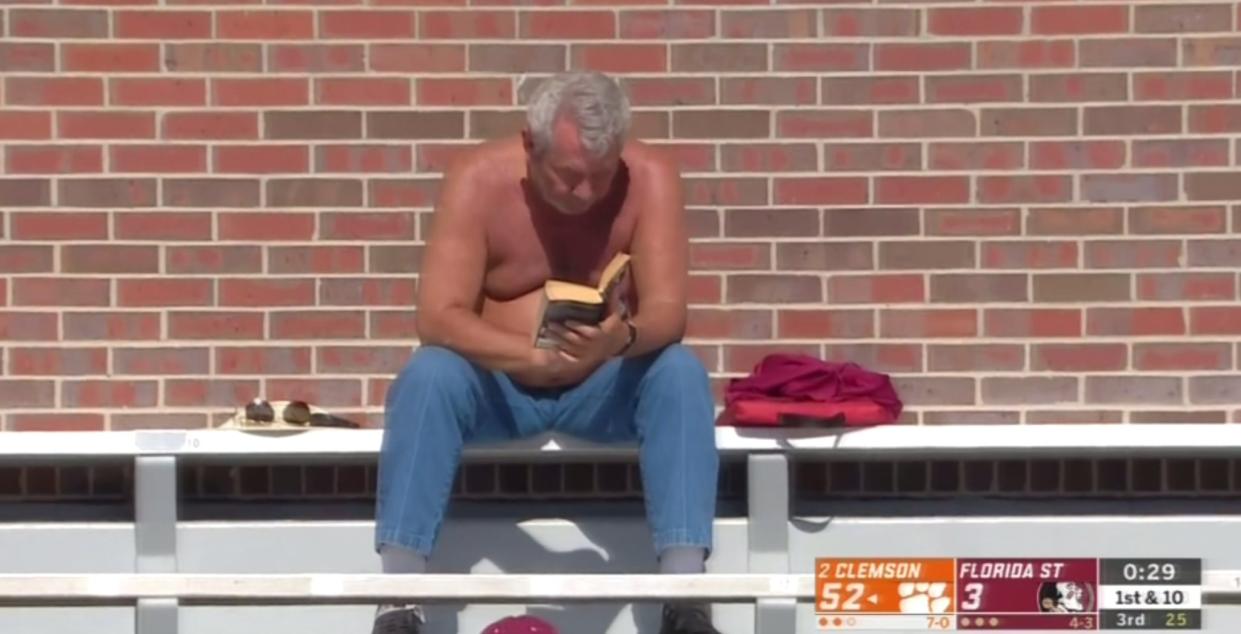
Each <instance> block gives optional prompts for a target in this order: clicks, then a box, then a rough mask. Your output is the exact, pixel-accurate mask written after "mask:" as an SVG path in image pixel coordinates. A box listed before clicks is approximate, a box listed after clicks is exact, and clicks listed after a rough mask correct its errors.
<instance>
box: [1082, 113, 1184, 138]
mask: <svg viewBox="0 0 1241 634" xmlns="http://www.w3.org/2000/svg"><path fill="white" fill-rule="evenodd" d="M1082 116H1083V118H1082V121H1083V132H1084V133H1085V134H1087V135H1108V136H1113V135H1130V134H1173V133H1178V132H1180V131H1181V107H1180V106H1099V107H1090V108H1086V109H1085V112H1084V113H1083V115H1082Z"/></svg>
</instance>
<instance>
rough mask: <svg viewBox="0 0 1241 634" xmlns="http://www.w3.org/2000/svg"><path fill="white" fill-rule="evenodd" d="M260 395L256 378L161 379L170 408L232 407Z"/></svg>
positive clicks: (166, 401) (165, 402)
mask: <svg viewBox="0 0 1241 634" xmlns="http://www.w3.org/2000/svg"><path fill="white" fill-rule="evenodd" d="M260 395H262V396H265V397H266V398H273V397H272V396H271V395H267V394H261V392H260V390H259V381H258V380H257V379H255V380H239V379H169V380H167V381H165V382H164V404H165V405H169V406H173V407H203V406H210V407H221V408H223V407H227V408H235V407H237V406H239V405H241V404H242V403H247V402H249V401H250V400H251V399H254V398H258V397H259V396H260Z"/></svg>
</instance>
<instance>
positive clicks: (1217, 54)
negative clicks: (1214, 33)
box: [1182, 36, 1241, 66]
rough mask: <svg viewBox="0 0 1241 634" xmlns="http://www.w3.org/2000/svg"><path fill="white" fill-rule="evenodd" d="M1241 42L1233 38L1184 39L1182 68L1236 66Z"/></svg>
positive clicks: (1240, 52)
mask: <svg viewBox="0 0 1241 634" xmlns="http://www.w3.org/2000/svg"><path fill="white" fill-rule="evenodd" d="M1239 44H1241V40H1239V39H1238V38H1236V37H1233V36H1219V37H1186V38H1184V45H1183V46H1182V52H1183V56H1184V63H1183V64H1182V65H1184V66H1237V65H1238V64H1241V46H1238V45H1239Z"/></svg>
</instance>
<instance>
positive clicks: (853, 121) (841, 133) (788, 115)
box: [776, 110, 874, 138]
mask: <svg viewBox="0 0 1241 634" xmlns="http://www.w3.org/2000/svg"><path fill="white" fill-rule="evenodd" d="M776 136H777V137H783V138H856V137H870V136H874V121H873V115H872V114H871V113H869V112H861V111H854V110H782V111H777V112H776Z"/></svg>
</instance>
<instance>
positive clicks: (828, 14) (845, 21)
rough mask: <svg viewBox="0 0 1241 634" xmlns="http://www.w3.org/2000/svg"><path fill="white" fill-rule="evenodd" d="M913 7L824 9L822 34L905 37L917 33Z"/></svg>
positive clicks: (916, 14) (834, 35) (917, 22)
mask: <svg viewBox="0 0 1241 634" xmlns="http://www.w3.org/2000/svg"><path fill="white" fill-rule="evenodd" d="M829 4H830V3H829ZM920 18H921V16H919V14H918V10H917V9H903V8H901V9H897V8H891V9H890V8H878V9H844V8H842V9H831V8H829V9H824V10H823V34H824V35H827V36H830V37H832V38H842V37H864V38H875V37H906V36H915V35H919V34H920V33H921V28H920V25H921V19H920Z"/></svg>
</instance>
